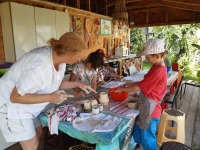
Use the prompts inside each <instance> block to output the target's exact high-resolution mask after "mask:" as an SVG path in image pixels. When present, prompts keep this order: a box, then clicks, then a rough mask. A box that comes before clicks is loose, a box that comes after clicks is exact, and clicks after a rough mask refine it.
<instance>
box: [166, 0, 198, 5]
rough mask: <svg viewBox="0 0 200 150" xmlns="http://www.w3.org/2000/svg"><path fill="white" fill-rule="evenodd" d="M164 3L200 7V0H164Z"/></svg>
mask: <svg viewBox="0 0 200 150" xmlns="http://www.w3.org/2000/svg"><path fill="white" fill-rule="evenodd" d="M162 1H165V2H174V3H181V4H187V5H199V6H200V1H199V0H162Z"/></svg>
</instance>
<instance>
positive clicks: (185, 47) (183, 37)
mask: <svg viewBox="0 0 200 150" xmlns="http://www.w3.org/2000/svg"><path fill="white" fill-rule="evenodd" d="M199 27H200V24H195V25H193V24H190V25H176V26H160V27H153V28H152V32H153V33H154V38H160V39H163V40H164V41H165V43H166V49H167V50H168V51H169V52H170V54H169V55H168V57H169V58H170V59H171V61H172V62H178V63H179V67H180V69H181V70H183V72H184V73H185V75H186V76H188V77H189V75H190V76H191V77H192V76H193V69H194V68H191V66H190V63H191V62H192V59H193V53H194V52H195V51H196V47H194V46H192V45H194V44H193V43H197V42H198V37H197V35H196V31H197V29H198V28H199ZM195 46H196V45H195ZM189 78H190V77H189Z"/></svg>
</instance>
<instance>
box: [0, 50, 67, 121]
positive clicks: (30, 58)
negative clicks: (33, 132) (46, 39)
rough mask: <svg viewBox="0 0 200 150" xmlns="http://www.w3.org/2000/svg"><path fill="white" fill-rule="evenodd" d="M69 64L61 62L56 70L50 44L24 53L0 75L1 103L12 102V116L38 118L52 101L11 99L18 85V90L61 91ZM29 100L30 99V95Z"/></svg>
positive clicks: (9, 114) (36, 91)
mask: <svg viewBox="0 0 200 150" xmlns="http://www.w3.org/2000/svg"><path fill="white" fill-rule="evenodd" d="M65 69H66V64H65V63H63V64H60V65H59V70H58V71H56V70H55V68H54V65H53V60H52V48H51V47H50V46H46V47H40V48H36V49H33V50H32V51H30V52H28V53H26V54H25V55H24V56H22V57H21V58H20V59H19V60H18V61H17V62H16V63H14V64H13V65H12V66H11V68H10V69H9V70H8V71H7V72H6V74H5V75H4V76H3V77H2V78H0V107H1V106H2V105H3V104H5V103H6V102H9V106H8V118H34V117H37V116H38V115H39V113H40V112H41V111H42V110H43V109H44V108H45V106H46V105H47V104H48V102H46V103H38V104H19V103H12V102H11V101H10V95H11V92H12V90H13V88H14V87H15V86H16V88H17V90H18V93H19V94H20V95H22V96H23V95H24V94H27V93H33V94H47V93H52V92H54V91H57V90H58V89H59V87H60V84H61V81H62V79H63V77H64V72H65ZM27 101H28V99H27Z"/></svg>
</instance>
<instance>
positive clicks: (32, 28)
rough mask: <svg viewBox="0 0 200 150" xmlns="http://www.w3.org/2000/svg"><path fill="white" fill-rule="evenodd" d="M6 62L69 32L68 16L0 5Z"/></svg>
mask: <svg viewBox="0 0 200 150" xmlns="http://www.w3.org/2000/svg"><path fill="white" fill-rule="evenodd" d="M0 17H1V23H2V33H3V41H4V53H5V58H6V61H8V62H15V61H16V60H18V59H19V58H20V57H21V56H22V55H23V54H25V53H26V52H28V51H30V50H32V49H34V48H36V47H40V46H45V45H48V44H47V41H48V40H49V39H50V38H52V37H53V38H57V39H58V38H59V37H60V36H61V35H62V34H64V33H65V32H69V15H68V13H67V12H60V11H56V10H50V9H45V8H39V7H33V6H28V5H23V4H18V3H14V2H5V3H1V4H0Z"/></svg>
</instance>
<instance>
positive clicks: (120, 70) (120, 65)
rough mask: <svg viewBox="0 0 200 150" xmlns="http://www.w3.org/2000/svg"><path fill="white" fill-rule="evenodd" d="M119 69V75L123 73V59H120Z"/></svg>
mask: <svg viewBox="0 0 200 150" xmlns="http://www.w3.org/2000/svg"><path fill="white" fill-rule="evenodd" d="M118 70H119V75H120V76H121V75H122V60H120V61H119V66H118Z"/></svg>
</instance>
